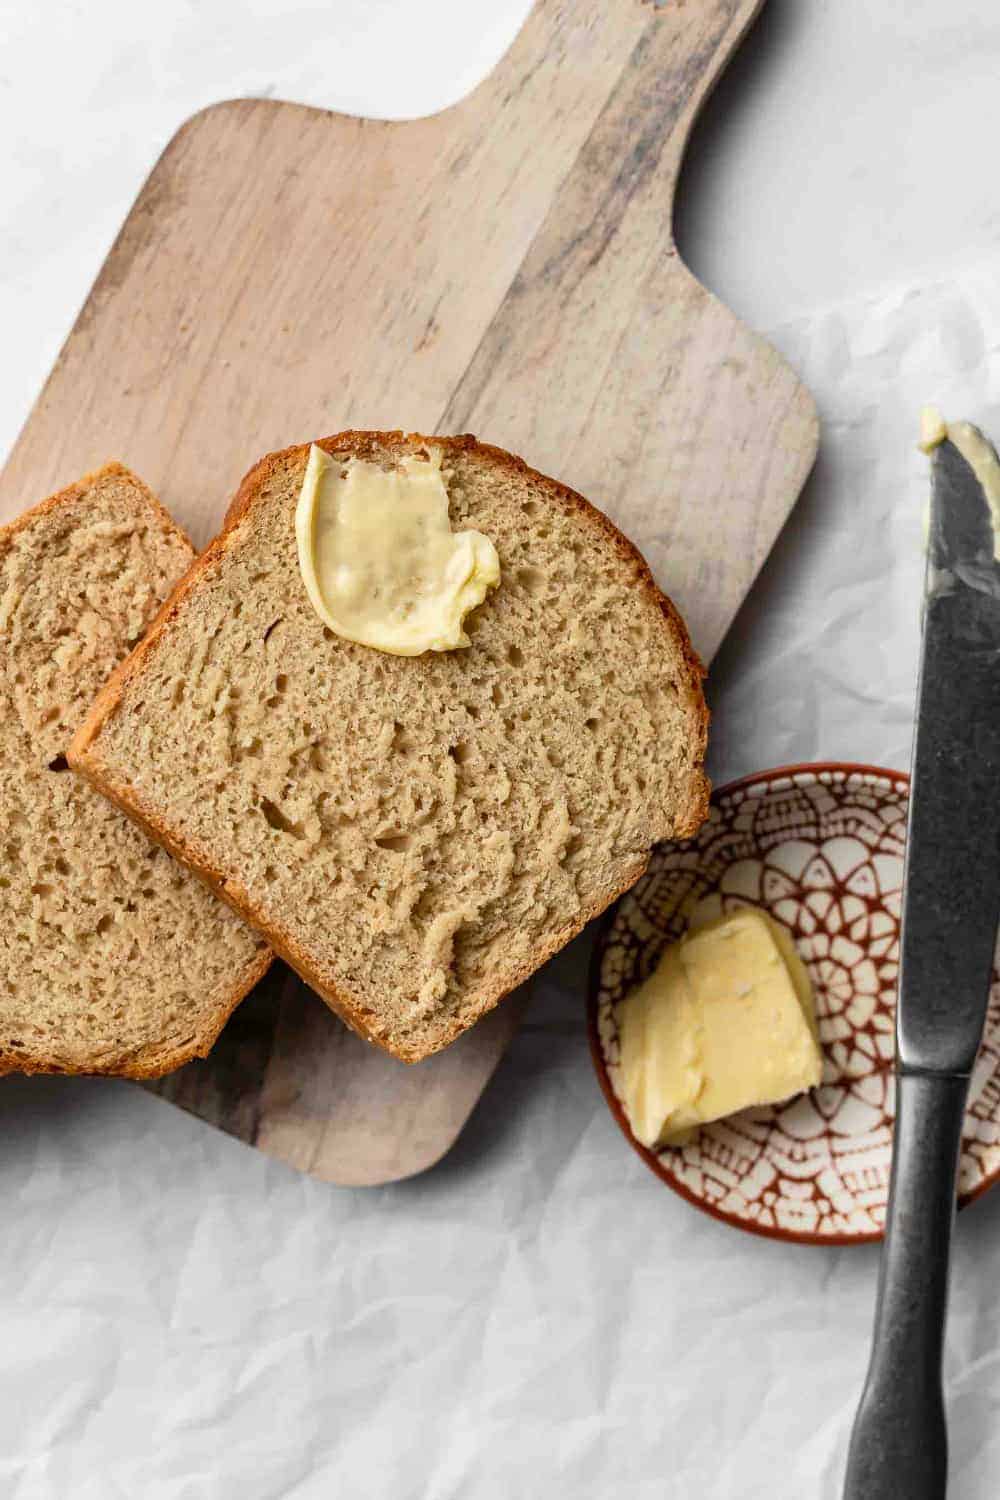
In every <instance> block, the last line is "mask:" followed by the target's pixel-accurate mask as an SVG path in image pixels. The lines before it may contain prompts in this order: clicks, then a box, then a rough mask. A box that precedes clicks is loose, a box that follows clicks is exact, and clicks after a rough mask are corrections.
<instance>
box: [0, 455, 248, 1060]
mask: <svg viewBox="0 0 1000 1500" xmlns="http://www.w3.org/2000/svg"><path fill="white" fill-rule="evenodd" d="M192 557H193V553H192V549H191V547H190V545H189V544H188V542H187V541H186V539H185V538H184V537H183V536H182V535H181V533H180V532H179V531H177V529H176V528H175V527H174V526H173V524H172V523H171V522H170V520H169V518H168V517H167V515H166V513H165V512H164V511H163V510H161V508H160V507H159V505H158V504H157V502H156V501H155V500H154V499H153V497H152V496H151V495H150V493H149V492H148V490H146V489H145V487H144V486H143V485H141V484H140V483H139V481H138V480H136V479H135V477H134V476H132V475H130V474H129V473H128V471H127V470H124V469H122V468H121V467H120V466H117V465H109V466H108V467H107V468H106V469H104V470H101V471H100V472H99V473H97V474H95V475H92V476H90V477H88V479H86V480H84V481H83V482H82V483H81V484H79V485H76V486H73V487H72V488H71V489H69V490H66V491H64V492H62V493H61V494H60V495H58V496H55V497H54V498H53V499H52V500H49V501H46V502H45V503H44V504H43V505H41V506H38V507H37V508H36V509H35V510H34V511H31V512H29V513H28V515H26V516H24V517H22V518H21V519H20V520H19V521H16V522H14V523H13V524H12V525H11V526H8V527H6V528H5V529H3V530H0V737H2V751H0V914H2V920H0V1071H2V1072H10V1071H24V1072H102V1073H125V1074H132V1075H135V1076H146V1075H149V1074H154V1073H159V1072H163V1071H166V1069H167V1068H169V1067H173V1066H176V1065H177V1064H178V1063H179V1062H183V1061H185V1060H186V1059H187V1058H188V1057H191V1056H194V1055H196V1054H197V1053H199V1052H204V1051H205V1050H207V1047H208V1046H209V1045H210V1044H211V1041H212V1040H214V1037H215V1035H216V1033H217V1031H218V1029H219V1026H220V1025H221V1024H222V1020H224V1019H225V1015H226V1014H228V1012H229V1010H230V1009H231V1008H232V1005H233V1004H234V1003H235V1001H236V999H237V998H239V995H240V994H242V993H243V992H244V990H245V989H246V988H247V987H248V985H249V983H251V982H252V981H253V979H254V978H256V976H257V974H258V973H259V972H262V969H263V967H266V962H267V949H266V946H265V945H264V943H263V942H262V940H261V939H259V938H257V937H256V936H254V935H253V934H251V933H250V931H249V929H248V928H246V927H245V926H244V924H243V923H242V922H241V921H240V920H239V919H238V918H237V917H236V916H235V915H234V914H233V913H232V912H230V911H229V909H228V908H227V907H225V906H224V905H223V904H222V903H221V902H219V901H218V900H217V899H216V898H215V897H214V896H212V895H211V893H210V892H209V891H207V890H206V889H205V888H204V887H203V886H202V885H201V884H200V883H199V882H197V881H196V880H194V879H193V878H192V877H191V875H190V874H189V873H188V872H187V871H186V870H184V869H183V868H182V867H181V866H180V865H178V864H177V863H176V862H175V861H174V860H172V859H171V858H170V856H169V855H167V854H166V853H165V852H164V851H163V850H162V849H161V848H159V847H157V846H156V845H155V844H152V843H150V841H149V840H148V839H147V838H146V837H145V836H144V835H143V834H142V833H141V832H140V831H139V830H138V829H137V828H136V827H135V825H134V824H133V823H131V822H130V821H129V820H128V819H127V818H126V817H125V816H124V815H123V814H122V813H121V812H119V811H118V810H117V809H116V808H115V807H113V806H111V804H110V803H108V802H107V801H105V799H104V798H103V797H101V796H100V795H99V794H98V793H97V792H95V791H94V790H93V788H91V787H90V786H88V785H87V784H86V782H84V781H83V780H81V779H80V777H78V776H77V775H76V774H75V773H74V772H73V771H71V770H70V769H69V768H68V766H67V762H66V756H65V752H66V748H67V744H68V742H69V739H70V737H71V735H72V734H73V731H74V730H75V729H76V728H77V727H78V725H79V723H80V721H81V720H82V718H83V716H84V714H85V713H86V711H87V709H88V708H89V706H90V704H91V702H92V701H93V699H94V696H95V694H96V693H97V691H98V689H99V688H100V687H101V686H102V684H103V683H104V681H105V679H106V678H107V677H108V675H109V673H110V672H111V671H112V669H113V668H114V667H115V665H116V664H117V663H118V661H119V660H121V658H122V657H124V656H125V655H126V654H127V652H128V651H129V650H130V649H131V647H132V646H133V645H134V644H135V643H136V641H137V640H138V639H139V638H140V637H141V636H142V634H143V632H144V631H145V629H146V628H147V626H148V625H149V623H150V621H151V620H152V618H153V616H154V615H155V613H156V611H157V610H158V608H159V606H160V604H161V603H162V601H163V599H164V598H165V597H166V595H167V594H168V593H169V592H170V590H171V588H172V587H173V585H174V584H175V583H176V581H177V580H178V578H179V577H180V576H181V575H182V574H183V573H184V572H185V570H186V569H187V568H188V566H189V565H190V563H191V560H192Z"/></svg>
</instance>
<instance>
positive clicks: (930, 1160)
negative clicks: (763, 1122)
mask: <svg viewBox="0 0 1000 1500" xmlns="http://www.w3.org/2000/svg"><path fill="white" fill-rule="evenodd" d="M945 431H946V435H945V436H944V438H943V440H942V441H940V442H938V443H937V445H936V446H935V447H934V448H933V451H932V456H931V467H932V475H931V479H932V482H931V514H930V530H929V537H928V559H927V576H926V585H925V594H924V615H923V646H922V653H921V666H920V676H919V681H918V686H917V713H916V728H915V734H914V743H913V769H912V778H911V785H910V806H909V820H908V825H907V853H906V871H905V877H904V896H903V910H902V932H901V937H900V970H899V991H898V998H897V1005H896V1125H895V1132H894V1140H893V1160H892V1178H891V1183H890V1193H889V1207H888V1212H887V1216H886V1234H885V1244H884V1247H883V1251H882V1259H881V1265H880V1273H879V1291H878V1301H877V1306H876V1313H875V1331H874V1336H873V1341H872V1353H871V1362H870V1365H869V1369H868V1375H867V1379H866V1382H865V1387H864V1391H863V1394H862V1397H861V1403H860V1406H859V1408H858V1414H857V1417H856V1419H855V1424H854V1430H853V1433H852V1437H851V1445H850V1451H849V1454H848V1463H847V1476H846V1482H845V1488H844V1497H845V1500H889V1497H896V1496H900V1495H906V1496H907V1497H908V1500H940V1497H942V1496H944V1494H945V1490H946V1486H947V1468H948V1457H947V1454H948V1444H947V1427H946V1421H945V1412H944V1399H943V1392H942V1385H941V1360H942V1353H943V1341H944V1323H945V1315H946V1311H947V1295H948V1262H949V1254H950V1244H951V1232H952V1224H953V1220H954V1213H955V1191H956V1180H957V1173H958V1155H959V1148H960V1145H961V1136H962V1123H963V1119H964V1114H965V1104H966V1099H967V1097H968V1089H969V1079H970V1075H971V1072H972V1068H973V1065H974V1063H975V1059H976V1053H977V1051H978V1048H979V1044H980V1041H981V1039H982V1032H983V1025H984V1023H985V1019H986V1009H987V1004H988V1000H989V987H990V978H991V973H992V967H993V955H994V950H995V946H996V933H997V915H998V911H1000V563H998V561H997V540H998V539H997V536H996V535H995V530H996V527H997V520H998V517H1000V463H998V460H997V455H996V453H995V451H994V450H993V449H992V447H991V446H990V444H989V443H988V441H987V440H986V438H985V437H984V436H983V434H982V433H981V432H979V430H978V429H977V428H974V427H972V426H971V424H967V423H960V424H955V425H954V426H952V427H949V428H947V429H946V430H945Z"/></svg>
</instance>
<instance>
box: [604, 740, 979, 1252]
mask: <svg viewBox="0 0 1000 1500" xmlns="http://www.w3.org/2000/svg"><path fill="white" fill-rule="evenodd" d="M908 786H909V779H908V777H907V776H905V775H904V774H903V773H902V772H900V771H883V770H879V769H878V768H877V767H874V766H850V765H812V766H791V767H783V768H781V769H778V770H775V771H766V772H764V773H763V774H761V775H759V776H753V777H748V778H746V779H745V780H743V781H737V782H734V783H733V784H732V785H731V786H726V787H722V788H720V790H718V791H717V792H716V793H715V794H714V796H713V798H712V808H711V813H710V816H709V819H708V821H707V822H706V824H705V826H704V827H703V828H702V830H701V831H700V833H699V834H698V835H697V836H696V837H695V838H693V839H690V840H689V841H688V842H686V843H683V844H674V845H667V846H664V847H662V848H660V849H659V850H657V851H656V852H655V853H654V855H653V859H652V861H651V863H650V866H649V869H648V871H647V872H646V874H645V875H644V876H643V877H642V879H641V880H640V881H639V882H638V884H637V885H636V886H634V887H633V889H632V890H631V891H629V892H628V893H627V894H626V895H625V896H623V897H622V899H621V900H620V901H619V902H618V903H617V905H616V906H615V907H614V908H613V909H612V911H611V912H610V914H609V917H608V919H607V920H606V922H605V925H604V927H603V929H602V932H601V936H600V938H599V940H598V944H597V948H596V951H595V954H594V964H593V970H592V977H591V986H590V1041H591V1050H592V1053H593V1058H594V1066H595V1068H596V1069H597V1075H598V1078H599V1080H600V1083H601V1087H602V1089H603V1090H604V1095H605V1097H606V1099H607V1101H608V1104H609V1106H610V1108H611V1112H612V1114H613V1115H614V1116H615V1119H616V1120H617V1121H618V1124H619V1125H620V1127H621V1129H622V1131H623V1132H624V1134H625V1136H626V1137H627V1139H628V1140H629V1142H630V1144H631V1145H632V1146H633V1147H634V1148H635V1150H636V1151H637V1152H638V1153H639V1155H640V1156H641V1157H642V1159H643V1160H644V1161H645V1162H646V1164H647V1166H649V1167H650V1168H651V1169H652V1170H653V1171H654V1172H655V1173H656V1174H657V1176H658V1177H660V1178H662V1179H663V1181H664V1182H666V1183H667V1184H668V1185H669V1186H670V1187H672V1188H673V1189H674V1191H675V1192H677V1193H680V1195H681V1196H682V1197H684V1198H687V1199H688V1201H689V1202H690V1203H693V1204H695V1206H696V1207H698V1208H701V1209H704V1210H705V1212H706V1213H710V1214H713V1215H715V1217H716V1218H719V1219H722V1220H724V1221H725V1222H726V1223H727V1224H734V1225H735V1226H736V1227H737V1228H739V1229H747V1230H750V1231H751V1232H752V1233H754V1234H763V1235H769V1236H771V1237H773V1238H775V1239H784V1240H795V1241H799V1242H804V1243H809V1244H824V1245H837V1244H841V1245H843V1244H857V1243H860V1242H864V1241H868V1240H877V1239H880V1238H881V1235H882V1227H883V1222H884V1218H885V1207H886V1200H887V1197H888V1190H889V1167H890V1161H891V1150H892V1120H893V1094H894V1089H893V1073H892V1058H893V1012H894V1007H895V991H896V973H897V965H898V961H899V913H900V900H901V894H902V884H903V845H904V839H905V824H906V802H907V792H908ZM745 905H751V906H759V907H762V908H763V909H764V910H766V911H767V912H769V913H770V915H771V916H772V917H774V918H775V919H776V920H777V921H779V922H781V923H783V924H784V925H785V927H787V928H788V930H789V931H790V932H791V934H792V936H793V938H794V940H795V944H796V947H797V948H798V951H799V953H800V954H801V955H802V958H803V960H804V961H805V964H806V967H807V968H808V970H809V975H810V978H811V979H812V983H813V987H814V990H815V993H816V1007H817V1012H818V1016H819V1028H820V1039H821V1042H822V1044H823V1055H824V1071H823V1082H822V1083H821V1085H820V1087H819V1088H818V1089H815V1090H814V1091H813V1092H812V1093H811V1094H808V1095H804V1096H803V1097H801V1098H798V1099H794V1100H792V1101H791V1102H790V1103H788V1104H784V1105H779V1106H777V1107H773V1108H771V1107H768V1108H759V1109H751V1110H746V1111H745V1112H744V1113H743V1114H740V1115H735V1116H733V1117H731V1118H730V1119H727V1120H720V1121H718V1122H717V1123H715V1124H713V1125H707V1126H704V1127H703V1128H702V1129H701V1130H700V1131H699V1132H698V1133H697V1135H695V1136H694V1137H693V1139H692V1140H691V1141H690V1142H688V1143H687V1144H686V1145H684V1146H676V1147H671V1146H667V1147H663V1148H661V1149H659V1150H657V1151H650V1150H647V1149H646V1148H645V1147H644V1146H641V1145H640V1144H639V1142H638V1141H636V1139H635V1138H634V1136H633V1135H632V1133H631V1131H630V1130H629V1126H628V1121H627V1120H626V1118H625V1114H624V1111H623V1109H622V1106H621V1101H620V1099H619V1095H618V1092H617V1090H618V1084H619V1077H618V1057H619V1042H618V1020H617V1017H618V1007H619V1005H620V1003H621V1001H622V1000H623V998H624V997H625V995H626V994H627V993H628V992H629V991H630V990H631V989H633V988H634V986H635V985H636V984H638V983H640V982H641V981H642V980H643V979H644V978H645V977H646V976H647V975H648V974H649V973H650V971H651V970H652V969H653V968H654V966H655V964H656V962H657V959H658V958H659V955H660V953H661V951H662V950H663V948H664V947H665V945H666V944H667V943H669V942H671V941H673V940H674V939H675V938H677V937H679V936H680V935H681V933H682V932H684V931H685V930H686V928H687V927H688V926H689V925H690V923H691V920H692V917H694V916H695V914H697V916H698V917H699V918H700V917H702V916H704V917H706V918H707V917H710V916H717V915H721V914H722V913H723V912H725V911H729V910H731V909H732V908H734V907H738V906H745ZM998 1176H1000V979H998V976H997V973H996V971H994V975H993V989H992V992H991V995H990V1006H989V1015H988V1019H987V1023H986V1035H985V1038H984V1042H983V1047H982V1050H981V1052H980V1056H979V1061H978V1064H977V1066H976V1070H975V1073H974V1075H973V1080H972V1088H971V1091H970V1096H969V1108H968V1112H967V1114H966V1121H965V1131H964V1134H963V1139H962V1157H961V1166H960V1173H959V1194H960V1202H961V1203H962V1204H965V1203H969V1202H971V1201H972V1199H974V1198H977V1197H979V1195H980V1194H981V1193H983V1192H985V1190H986V1189H987V1188H988V1187H990V1186H991V1185H992V1183H993V1182H994V1181H995V1180H996V1179H997V1177H998Z"/></svg>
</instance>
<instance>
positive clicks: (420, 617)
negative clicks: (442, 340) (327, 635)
mask: <svg viewBox="0 0 1000 1500" xmlns="http://www.w3.org/2000/svg"><path fill="white" fill-rule="evenodd" d="M427 452H428V455H429V456H428V457H427V458H420V457H417V456H416V455H414V454H407V455H406V457H405V458H403V459H402V460H401V461H400V463H399V464H398V466H397V467H396V468H392V469H385V468H382V466H381V465H380V464H375V463H367V462H365V461H364V460H363V459H358V458H348V459H346V460H344V461H342V462H341V461H338V460H336V459H334V458H331V457H330V455H329V454H328V453H325V452H324V450H323V449H322V448H317V447H316V445H315V443H314V444H313V446H312V447H311V448H310V450H309V462H308V465H307V467H306V475H305V479H304V480H303V483H302V492H301V494H300V496H299V502H298V507H297V509H296V512H295V535H296V540H297V542H298V550H299V568H300V570H301V573H302V581H303V583H304V584H305V586H306V592H307V593H308V595H309V598H310V600H311V602H312V605H313V608H314V609H315V610H316V613H317V614H318V615H319V617H320V619H321V620H322V621H323V622H324V623H325V624H326V625H328V626H329V627H330V629H331V630H333V631H335V632H336V633H337V635H340V636H343V637H344V639H345V640H348V641H357V642H358V643H359V644H360V645H362V646H373V647H374V648H375V649H376V650H377V651H388V652H390V653H391V654H392V655H394V656H419V655H421V653H422V652H424V651H450V650H452V649H453V648H454V647H456V646H468V644H469V637H468V636H467V635H466V634H465V631H464V629H463V621H464V619H465V616H466V615H467V614H468V612H469V610H470V609H474V608H475V607H476V605H478V604H482V602H483V600H484V599H485V597H486V594H487V590H489V589H491V588H496V586H497V584H498V583H499V582H500V559H499V557H498V556H497V550H496V548H495V547H494V545H493V543H492V542H491V541H490V539H489V537H486V536H484V535H483V534H482V532H481V531H459V532H453V531H452V529H451V524H450V522H449V519H448V491H447V490H446V489H445V484H444V479H443V477H442V475H441V453H440V451H439V450H436V449H428V450H427Z"/></svg>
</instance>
